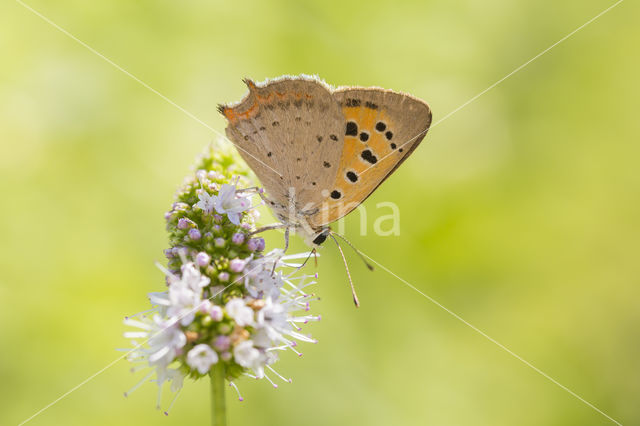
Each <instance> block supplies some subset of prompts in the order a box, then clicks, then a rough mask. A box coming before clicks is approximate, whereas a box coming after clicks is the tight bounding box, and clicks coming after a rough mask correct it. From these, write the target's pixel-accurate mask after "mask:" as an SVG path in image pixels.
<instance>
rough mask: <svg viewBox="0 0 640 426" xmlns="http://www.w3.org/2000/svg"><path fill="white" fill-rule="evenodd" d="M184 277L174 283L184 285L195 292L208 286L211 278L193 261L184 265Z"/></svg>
mask: <svg viewBox="0 0 640 426" xmlns="http://www.w3.org/2000/svg"><path fill="white" fill-rule="evenodd" d="M181 270H182V278H181V279H180V281H178V282H176V283H173V285H183V286H185V287H188V288H190V289H191V290H193V291H195V292H200V291H201V290H202V289H203V288H204V287H206V286H208V285H209V283H210V282H211V280H210V279H209V278H208V277H206V276H204V275H202V274H201V273H200V270H199V269H198V268H196V266H195V265H194V264H193V263H191V262H190V263H187V264H184V265H182V268H181Z"/></svg>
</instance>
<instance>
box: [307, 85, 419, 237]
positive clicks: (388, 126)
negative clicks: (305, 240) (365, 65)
mask: <svg viewBox="0 0 640 426" xmlns="http://www.w3.org/2000/svg"><path fill="white" fill-rule="evenodd" d="M333 96H334V98H335V99H336V100H337V101H338V102H339V104H340V106H341V108H342V113H343V115H344V117H345V122H344V125H343V128H342V135H344V147H343V150H342V155H341V159H340V165H339V167H338V170H337V175H336V176H335V180H334V182H333V184H332V185H331V189H330V191H329V192H328V193H325V199H324V202H323V208H322V209H321V210H320V211H319V212H318V213H317V214H316V215H314V216H313V217H311V218H310V222H311V224H312V225H313V226H324V225H326V224H329V223H331V222H334V221H336V220H338V219H340V218H341V217H343V216H345V215H347V214H348V213H349V212H351V211H352V210H353V209H355V208H356V207H357V206H358V205H360V204H361V203H362V202H363V201H364V200H365V199H366V198H367V197H368V196H369V195H371V193H372V192H373V191H374V190H375V189H376V188H377V187H378V186H379V185H380V184H381V183H382V182H384V180H385V179H387V178H388V177H389V176H390V175H391V174H392V173H393V172H394V171H395V170H396V169H397V168H398V166H400V164H402V162H403V161H404V160H406V159H407V157H408V156H409V155H410V154H411V153H412V152H413V150H415V149H416V147H417V146H418V144H419V143H420V142H421V141H422V139H423V138H424V137H425V135H426V133H427V130H428V129H429V126H430V124H431V109H430V108H429V106H428V105H427V104H426V103H425V102H423V101H421V100H420V99H417V98H414V97H412V96H409V95H406V94H401V93H396V92H393V91H391V90H384V89H379V88H344V89H339V90H337V91H335V92H334V93H333Z"/></svg>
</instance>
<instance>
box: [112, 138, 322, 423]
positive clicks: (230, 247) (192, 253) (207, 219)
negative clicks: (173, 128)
mask: <svg viewBox="0 0 640 426" xmlns="http://www.w3.org/2000/svg"><path fill="white" fill-rule="evenodd" d="M239 164H240V163H239V160H238V159H237V157H236V156H235V155H234V154H232V153H231V152H229V151H225V150H224V149H222V148H221V147H219V146H216V145H212V146H211V147H210V148H209V149H208V151H207V153H206V154H205V155H203V156H202V157H201V158H200V160H199V162H198V165H197V167H196V172H195V174H194V175H193V176H191V177H189V178H187V179H186V180H185V182H184V184H183V186H182V187H181V188H180V189H179V191H178V193H177V194H176V202H175V203H174V204H173V206H172V208H171V210H170V211H169V212H167V213H166V215H165V219H166V222H167V231H168V233H169V242H170V248H169V249H167V250H165V256H166V257H167V260H168V264H167V268H164V267H160V268H161V269H162V271H163V272H164V274H165V276H166V286H167V289H166V291H163V292H156V293H151V294H149V300H150V302H151V305H152V308H151V309H150V310H148V311H145V312H141V313H139V314H136V315H134V316H131V317H128V318H126V319H125V321H124V322H125V324H126V325H128V326H131V327H135V328H136V329H137V330H135V331H128V332H126V333H125V337H126V338H128V339H130V340H131V343H132V345H133V348H132V349H128V353H127V359H128V360H129V361H130V362H132V363H134V364H136V366H135V367H134V368H133V370H134V371H137V370H138V369H145V368H147V367H150V368H151V371H150V372H148V374H147V375H146V376H144V377H143V378H142V379H141V380H140V382H138V384H136V385H135V386H134V387H133V389H131V391H133V390H134V389H136V388H137V387H138V386H140V385H141V384H142V383H144V382H146V381H155V382H156V383H157V385H158V407H160V404H161V397H162V389H163V386H164V384H165V383H170V387H171V390H172V391H173V392H176V397H177V392H178V391H179V390H180V389H181V388H182V384H183V381H184V378H185V377H189V378H192V379H199V378H201V377H204V376H206V375H211V374H221V375H224V379H226V380H227V381H228V382H229V384H230V385H231V386H232V387H234V388H235V390H236V391H238V388H237V386H236V384H235V380H236V379H238V378H239V377H241V376H243V375H245V376H249V377H252V378H256V379H263V378H264V379H266V380H268V381H269V382H270V383H271V384H272V385H273V386H274V387H277V385H276V384H275V382H274V381H273V380H272V376H275V377H279V378H280V379H283V380H285V381H290V379H285V378H284V377H283V376H282V375H280V374H279V373H278V372H276V370H275V369H274V368H273V364H274V363H275V362H276V361H277V360H278V353H280V352H281V351H285V350H290V351H292V352H295V353H296V354H298V355H301V353H300V352H298V350H297V349H296V346H297V344H298V343H297V342H314V343H315V340H314V339H312V338H311V337H310V336H308V335H306V334H303V333H302V331H301V328H300V326H301V325H302V324H306V323H308V322H309V321H317V320H319V319H320V317H319V316H315V315H310V314H308V313H307V312H308V311H309V302H311V301H312V300H315V299H316V298H315V296H313V295H312V294H310V293H308V292H307V291H306V289H307V287H308V286H310V285H312V284H314V283H315V280H316V278H317V276H315V275H306V274H303V273H302V272H301V271H300V267H301V266H302V264H301V263H300V262H301V261H302V260H304V258H306V257H307V256H308V253H302V254H298V255H289V256H284V254H283V252H282V250H277V249H276V250H272V251H270V252H268V253H265V242H264V239H262V238H255V237H252V235H251V232H252V231H253V230H254V229H255V226H254V221H255V220H256V219H257V218H258V214H257V213H258V212H257V211H256V209H255V206H254V205H252V200H251V198H254V196H255V195H257V194H258V192H259V190H257V189H255V188H248V187H249V184H250V180H249V178H248V171H247V169H246V168H242V167H241V166H239ZM239 188H245V189H239ZM131 391H129V392H127V394H129V393H131ZM238 397H239V399H240V400H242V397H241V396H240V393H239V392H238ZM174 401H175V397H174ZM171 405H173V401H172V402H171ZM169 408H170V407H169ZM167 412H168V410H167ZM167 412H165V413H167Z"/></svg>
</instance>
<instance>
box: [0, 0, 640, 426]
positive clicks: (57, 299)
mask: <svg viewBox="0 0 640 426" xmlns="http://www.w3.org/2000/svg"><path fill="white" fill-rule="evenodd" d="M28 4H29V5H31V6H32V7H34V8H36V9H37V10H38V11H40V12H41V13H42V14H43V15H45V16H46V17H48V18H49V19H51V20H52V21H53V22H55V23H57V24H58V25H60V26H62V27H63V28H65V29H67V30H68V31H69V32H70V33H72V34H73V35H75V36H76V37H78V38H79V39H81V40H82V41H84V42H86V43H87V44H88V45H90V46H92V47H93V48H95V49H96V50H97V51H98V52H100V53H102V54H104V55H105V56H107V57H109V58H110V59H112V60H113V61H114V62H116V63H117V64H119V65H121V66H122V67H123V68H125V69H126V70H128V71H129V72H131V73H132V74H134V75H136V76H137V77H139V78H140V79H141V80H143V81H144V82H146V83H147V84H149V85H150V86H151V87H153V88H154V89H156V90H158V91H159V92H161V93H163V94H164V95H166V96H167V97H168V98H170V99H172V100H173V101H175V102H176V103H177V104H179V105H181V106H182V107H184V108H185V109H186V110H188V111H190V112H191V113H193V114H194V115H195V116H197V117H198V118H200V119H201V120H203V121H204V122H206V123H207V124H209V125H210V126H212V127H214V128H215V129H217V130H220V131H223V129H224V122H223V119H222V117H221V116H220V115H219V114H218V113H217V112H216V104H217V103H219V102H229V101H236V100H239V99H240V98H241V97H242V96H243V94H244V93H245V90H246V89H245V87H244V86H243V84H242V83H241V81H240V79H241V78H242V77H245V76H247V77H251V78H254V79H256V80H263V79H264V78H266V77H275V76H278V75H281V74H299V73H314V74H318V75H320V76H321V77H322V78H324V79H325V80H326V81H327V82H329V83H331V84H334V85H363V86H368V85H377V86H382V87H387V88H393V89H396V90H401V91H406V92H410V93H412V94H414V95H416V96H418V97H420V98H423V99H425V100H427V101H428V102H429V103H430V105H431V107H432V109H433V111H434V119H435V121H437V120H439V119H440V118H442V117H444V116H445V115H446V114H447V113H449V112H450V111H453V110H454V109H456V108H457V107H458V106H460V105H462V104H463V103H464V102H466V101H467V100H469V99H470V98H471V97H472V96H474V95H475V94H476V93H478V92H480V91H482V90H483V89H485V88H487V87H488V86H489V85H490V84H492V83H494V82H495V81H497V80H498V79H500V78H501V77H503V76H504V75H506V74H507V73H509V72H510V71H512V70H513V69H515V68H516V67H517V66H519V65H520V64H522V63H524V62H525V61H527V60H529V59H530V58H532V57H533V56H534V55H536V54H537V53H539V52H540V51H542V50H543V49H544V48H546V47H548V46H549V45H551V44H553V43H554V42H556V41H558V40H559V39H560V38H562V37H563V36H565V35H566V34H568V33H569V32H570V31H572V30H573V29H575V28H577V27H578V26H580V25H582V24H583V23H585V22H586V21H587V20H589V19H590V18H592V17H593V16H595V15H596V14H598V13H599V12H601V11H602V10H604V9H605V8H607V7H608V6H610V5H611V4H613V2H609V1H602V0H598V1H595V0H588V1H584V2H557V1H551V0H538V1H526V2H525V1H521V2H510V1H479V0H469V1H453V2H452V1H444V0H430V1H413V2H390V1H377V0H376V1H366V2H364V1H363V2H355V1H354V2H347V1H324V2H318V3H312V2H304V1H284V0H281V1H272V2H260V1H235V2H221V1H208V2H207V1H196V0H194V1H180V2H177V1H166V0H160V1H149V0H144V1H136V2H133V1H130V0H126V1H125V0H117V1H109V2H86V1H79V0H75V1H67V0H63V1H56V2H46V1H44V0H31V1H28ZM639 12H640V8H639V7H638V5H637V3H635V2H632V1H626V2H624V3H622V4H620V5H619V6H617V7H616V8H614V9H613V10H611V11H610V12H609V13H607V14H606V15H604V16H602V17H601V18H600V19H598V20H597V21H595V22H594V23H592V24H591V25H589V26H588V27H586V28H584V29H583V30H582V31H580V32H578V33H577V34H575V35H574V36H573V37H571V38H570V39H568V40H567V41H566V42H564V43H563V44H561V45H559V46H557V47H556V48H555V49H553V50H552V51H550V52H549V53H547V54H545V55H544V56H542V57H541V58H540V59H538V60H537V61H535V62H533V63H532V64H530V65H529V66H527V67H526V68H524V69H523V70H522V71H520V72H519V73H517V74H515V75H513V76H512V77H511V78H509V79H508V80H506V81H504V82H503V83H502V84H500V85H499V86H497V87H496V88H495V89H493V90H491V91H489V92H488V93H486V94H485V95H483V96H482V97H480V98H479V99H477V100H476V101H475V102H473V103H472V104H470V105H468V106H467V107H466V108H464V109H462V110H460V111H459V112H457V113H456V114H454V115H452V116H451V117H449V118H448V119H447V120H446V121H444V122H442V124H438V125H437V126H436V127H434V128H433V129H432V131H431V132H430V133H429V135H428V136H427V138H426V139H425V142H423V144H422V146H421V147H420V148H419V149H418V150H417V151H416V152H415V154H414V155H413V156H412V158H411V159H410V160H409V161H407V162H406V163H405V164H404V165H403V167H401V168H400V169H399V171H398V172H397V173H396V175H394V176H393V177H392V178H391V179H389V180H388V181H387V182H386V183H385V184H384V185H382V186H381V187H380V189H379V190H378V191H377V192H376V193H375V195H374V196H372V197H371V198H370V199H369V200H368V201H367V203H366V205H367V207H368V210H369V217H370V224H369V230H370V231H371V229H372V223H373V219H375V217H376V215H377V214H378V213H385V212H386V211H385V210H376V208H375V205H376V203H378V202H382V201H393V202H395V203H397V204H398V206H399V207H400V209H401V235H400V236H396V237H380V236H376V235H375V234H374V233H373V232H370V233H369V235H367V236H366V237H364V236H359V235H358V226H359V225H358V220H359V219H358V217H357V214H356V215H354V216H355V217H352V218H350V219H349V220H347V226H346V229H347V235H348V236H350V237H352V239H353V240H354V242H355V243H356V244H357V246H358V247H360V248H361V249H362V250H363V251H364V252H365V253H367V254H369V255H370V256H371V257H372V258H373V259H376V260H377V261H379V262H381V263H382V264H383V265H385V266H386V267H388V268H389V269H390V270H392V271H393V272H395V273H396V274H398V275H399V276H401V277H403V278H404V279H406V280H408V282H410V283H411V284H413V285H415V286H416V287H417V288H418V289H420V290H421V291H423V292H425V293H426V294H428V295H429V296H431V297H433V298H435V300H437V301H438V302H440V303H442V304H443V305H444V306H446V307H447V308H448V309H450V310H451V311H453V312H455V313H456V314H458V315H460V316H461V317H462V318H464V319H465V320H467V321H469V322H470V323H471V324H473V325H475V326H476V327H478V328H479V329H481V330H483V331H484V332H486V333H487V334H488V335H490V336H492V337H493V338H495V339H497V340H498V341H499V342H501V343H503V344H504V345H506V346H507V347H508V348H510V349H511V350H513V351H514V352H515V353H517V354H518V355H520V356H522V357H523V358H525V359H526V360H528V361H530V362H531V363H532V364H533V365H535V366H536V367H538V368H540V369H541V370H543V371H545V372H546V373H548V374H549V375H550V376H551V377H553V378H554V379H556V380H558V381H559V382H560V383H562V384H563V385H566V386H567V387H569V388H570V389H572V390H573V391H575V392H576V393H577V394H579V395H580V396H582V397H583V398H585V399H586V400H587V401H589V402H591V403H593V404H594V405H595V406H597V407H598V408H600V409H601V410H603V411H604V412H605V413H607V414H608V415H610V416H611V417H613V418H614V419H616V420H618V421H619V422H621V423H623V424H640V405H639V402H638V401H639V399H640V309H639V307H638V298H639V296H640V289H639V288H638V284H639V278H638V277H639V275H640V262H639V261H638V242H639V241H640V226H639V222H638V219H639V218H640V197H639V196H640V174H639V172H638V170H639V168H638V159H639V158H640V145H639V144H638V134H640V124H639V123H640V120H639V119H638V110H639V107H640V102H639V100H640V84H639V83H638V76H639V75H640V59H639V56H638V45H640V28H639V27H638V16H640V13H639ZM215 137H216V136H215V134H213V133H212V132H211V131H210V130H209V129H207V127H205V126H203V125H202V124H201V123H199V122H197V121H196V120H194V119H193V118H191V117H189V116H188V115H186V114H185V113H183V112H181V111H180V110H178V109H176V108H175V107H173V106H172V105H170V104H168V103H167V102H165V101H164V100H162V99H161V98H160V97H158V96H157V95H156V94H154V93H152V92H151V91H149V90H148V89H146V88H144V87H143V86H141V85H140V84H139V83H137V82H136V81H134V80H133V79H131V78H130V77H128V76H126V75H125V74H123V73H122V72H120V71H118V70H117V69H116V68H114V67H113V66H111V65H109V64H108V63H106V62H105V61H104V60H103V59H101V58H100V57H98V56H97V55H95V54H94V53H92V52H90V51H89V50H87V49H86V48H85V47H83V46H81V45H80V44H78V43H77V42H75V41H73V40H72V39H71V38H69V37H67V36H66V35H64V34H63V33H61V32H60V31H58V30H56V29H55V28H53V27H52V26H51V25H49V24H47V23H46V22H45V21H43V20H42V19H41V18H39V17H38V16H36V15H35V14H34V13H32V12H31V11H29V10H27V9H26V8H24V7H23V6H21V5H20V4H19V3H17V2H14V1H6V2H2V4H1V5H0V191H1V194H2V201H1V203H2V204H1V205H2V208H1V209H0V239H1V240H0V241H1V243H0V271H1V273H0V301H1V302H0V303H1V308H0V339H1V342H2V349H1V350H0V423H1V424H3V425H4V424H7V425H8V424H17V423H19V422H21V421H22V420H25V419H26V418H27V417H29V416H30V415H32V414H33V413H35V412H36V411H37V410H39V409H40V408H42V407H44V406H45V405H46V404H48V403H50V402H51V401H53V400H54V399H55V398H57V397H59V396H60V395H61V394H63V393H64V392H66V391H67V390H69V389H71V388H72V387H73V386H75V385H76V384H78V383H79V382H81V381H82V380H84V379H86V378H87V377H88V376H90V375H91V374H93V373H95V372H97V371H98V370H100V369H101V368H103V367H104V366H105V365H107V364H108V363H109V362H111V361H113V360H114V359H116V358H117V357H118V356H119V353H118V352H116V351H115V348H116V347H121V346H124V345H125V344H126V342H125V339H124V338H123V337H122V332H123V330H124V328H125V327H124V326H123V325H122V323H121V320H122V318H123V317H124V316H125V315H127V314H131V313H134V312H138V311H140V310H143V309H146V307H147V303H148V302H147V299H146V293H147V292H150V291H156V290H159V289H162V288H163V279H162V275H161V273H160V272H159V271H157V270H156V268H155V267H154V265H153V263H154V261H155V260H162V249H163V248H165V247H166V244H167V243H166V237H165V231H164V221H163V213H164V211H165V210H166V209H167V208H168V206H169V205H170V203H171V202H172V197H173V192H174V190H175V189H176V188H177V186H178V185H179V183H180V182H181V181H182V178H183V176H184V175H186V174H187V173H188V172H189V167H190V165H191V164H192V162H193V160H194V157H195V156H196V155H197V154H198V153H199V152H201V151H202V149H203V147H204V146H205V145H206V144H207V143H208V142H210V141H211V140H213V139H214V138H215ZM376 212H378V213H376ZM269 221H270V218H268V217H267V216H266V215H265V216H263V222H264V223H267V222H269ZM280 238H281V236H280V235H278V234H273V235H270V236H269V240H268V244H269V245H270V246H271V247H273V246H275V245H281V243H282V240H281V239H280ZM301 248H302V244H301V243H300V241H297V243H296V247H295V249H301ZM322 254H323V257H322V258H321V260H320V266H319V271H320V278H321V279H320V285H319V287H318V289H317V290H318V293H319V294H320V295H321V296H322V299H323V300H322V301H321V302H320V303H317V304H316V305H315V307H314V309H313V310H314V312H318V313H321V314H322V316H323V320H322V321H321V322H320V323H317V324H313V325H312V326H311V327H310V330H311V331H312V333H313V335H314V337H317V338H318V339H319V340H320V343H318V344H317V345H305V346H303V348H302V350H303V351H304V356H303V357H302V358H297V357H295V356H284V357H283V359H282V360H281V361H280V362H279V364H278V369H279V370H280V371H281V372H283V373H284V374H286V375H288V376H291V377H293V379H294V380H293V384H292V385H282V386H280V388H279V389H278V390H274V389H272V388H271V387H270V386H269V385H268V384H267V383H266V382H254V381H251V380H250V379H246V380H241V381H240V383H239V385H240V387H241V390H242V392H243V394H244V397H245V399H246V401H245V402H243V403H239V402H237V401H236V400H235V397H233V395H229V398H228V402H229V417H230V424H231V425H273V424H278V425H283V426H284V425H299V424H305V425H309V426H313V425H327V424H341V425H342V424H345V425H346V424H366V425H389V424H398V425H514V424H517V425H606V424H613V423H612V422H611V421H610V420H608V419H607V418H606V417H604V416H603V415H601V414H599V413H598V412H596V411H594V410H593V409H592V408H590V407H588V406H587V405H585V404H584V403H583V402H581V401H579V400H578V399H576V398H575V397H574V396H572V395H570V394H569V393H567V392H566V391H564V390H562V389H561V388H559V387H558V386H556V385H555V384H553V383H552V382H551V381H549V380H547V379H546V378H544V377H542V376H541V375H539V374H538V373H536V372H535V371H533V370H532V369H531V368H529V367H527V366H526V365H525V364H523V363H522V362H521V361H519V360H517V359H515V358H514V357H512V356H511V355H509V354H508V353H506V352H505V351H504V350H502V349H501V348H499V347H498V346H497V345H495V344H494V343H492V342H490V341H489V340H487V339H486V338H485V337H483V336H481V335H480V334H479V333H477V332H476V331H474V330H473V329H472V328H470V327H468V326H467V325H465V324H463V323H462V322H460V321H459V320H457V319H456V318H454V317H453V316H452V315H451V314H449V313H447V312H445V311H444V310H443V309H441V308H440V307H438V306H437V305H435V304H434V303H432V302H430V301H429V300H428V299H426V298H425V297H423V296H421V295H420V294H418V293H417V292H415V291H413V290H411V289H410V288H408V287H407V286H405V285H404V284H403V283H402V282H401V281H399V280H398V279H396V278H394V277H393V276H392V275H390V274H388V273H386V272H384V271H383V270H382V269H380V268H378V270H377V271H375V272H374V273H370V272H368V271H366V269H365V268H364V267H363V266H362V265H361V264H360V263H359V261H358V260H357V258H356V257H355V256H353V254H352V253H349V254H348V256H349V258H350V262H351V266H352V273H353V276H354V278H355V281H356V285H357V287H358V289H359V294H360V299H361V302H362V307H361V308H360V309H358V310H356V309H355V308H354V307H353V304H352V302H351V297H350V294H349V290H348V284H347V281H346V279H345V272H344V268H343V266H342V265H341V262H340V258H339V256H338V254H337V252H336V250H335V248H334V247H332V246H331V245H327V246H326V247H325V248H324V250H323V252H322ZM128 369H129V366H128V365H127V364H126V362H124V361H121V362H119V363H117V364H115V365H113V366H112V367H111V368H109V369H107V370H106V371H104V372H102V373H101V374H100V375H98V376H97V377H95V378H94V379H93V380H91V381H89V382H88V383H87V384H85V385H84V386H82V387H81V388H80V389H78V390H77V391H75V392H73V393H72V394H70V395H69V396H68V397H66V398H64V399H63V400H61V401H60V402H59V403H57V404H56V405H54V406H53V407H51V408H50V409H48V410H47V411H45V412H44V413H42V414H41V415H40V416H38V417H36V418H35V419H34V420H32V421H31V422H30V423H29V424H32V425H34V426H35V425H50V424H64V425H86V424H92V425H112V424H121V425H157V424H162V425H183V424H193V425H196V424H207V423H208V422H209V407H208V385H207V383H206V382H205V381H202V382H198V383H191V382H187V383H186V386H185V389H184V390H183V392H182V395H181V397H180V399H179V400H178V402H177V403H176V405H175V407H174V409H173V411H172V413H171V415H170V416H169V417H164V416H162V414H161V413H160V412H157V411H155V410H154V403H155V391H156V388H155V385H153V384H147V385H145V386H143V387H142V388H140V389H139V390H138V391H136V392H135V393H134V394H133V395H132V396H131V397H129V398H128V399H125V398H124V397H123V396H122V392H123V391H125V390H127V389H128V388H129V387H130V386H131V385H133V384H134V383H135V382H136V381H137V378H138V377H139V375H137V376H136V375H132V374H130V373H129V371H128Z"/></svg>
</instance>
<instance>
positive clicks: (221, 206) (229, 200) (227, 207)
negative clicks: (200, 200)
mask: <svg viewBox="0 0 640 426" xmlns="http://www.w3.org/2000/svg"><path fill="white" fill-rule="evenodd" d="M211 198H212V199H213V205H214V207H215V209H216V211H217V212H218V213H220V214H225V213H226V214H227V216H228V217H229V220H230V221H231V223H233V224H234V225H239V224H240V216H241V215H240V213H242V212H243V211H245V210H247V209H248V208H249V207H250V206H251V203H250V202H249V200H248V199H247V198H245V197H238V196H237V195H236V186H235V185H230V184H224V185H222V187H221V188H220V191H219V192H218V195H214V196H212V197H211ZM203 210H204V209H203Z"/></svg>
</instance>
